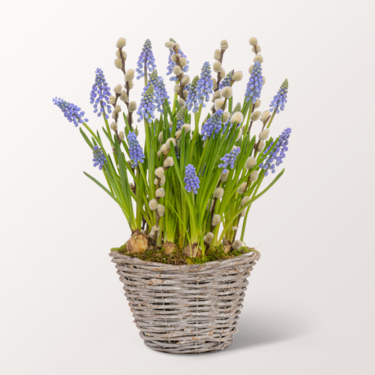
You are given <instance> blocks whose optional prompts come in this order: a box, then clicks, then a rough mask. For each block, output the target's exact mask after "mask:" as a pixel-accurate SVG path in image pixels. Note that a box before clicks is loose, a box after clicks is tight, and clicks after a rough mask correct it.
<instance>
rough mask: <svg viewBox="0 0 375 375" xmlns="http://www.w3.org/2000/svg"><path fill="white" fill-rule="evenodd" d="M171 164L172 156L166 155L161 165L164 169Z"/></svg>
mask: <svg viewBox="0 0 375 375" xmlns="http://www.w3.org/2000/svg"><path fill="white" fill-rule="evenodd" d="M172 166H173V158H172V156H168V157H167V158H166V159H165V160H164V163H163V167H164V168H165V169H167V168H169V167H172Z"/></svg>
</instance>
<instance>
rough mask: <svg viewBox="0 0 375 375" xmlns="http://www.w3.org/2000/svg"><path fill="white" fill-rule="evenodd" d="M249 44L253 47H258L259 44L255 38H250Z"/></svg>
mask: <svg viewBox="0 0 375 375" xmlns="http://www.w3.org/2000/svg"><path fill="white" fill-rule="evenodd" d="M249 43H250V45H251V46H256V45H257V44H258V39H257V38H255V36H253V37H251V38H250V40H249Z"/></svg>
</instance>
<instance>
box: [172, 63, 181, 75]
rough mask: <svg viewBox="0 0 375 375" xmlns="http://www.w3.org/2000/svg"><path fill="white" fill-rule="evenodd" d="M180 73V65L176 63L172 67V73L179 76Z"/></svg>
mask: <svg viewBox="0 0 375 375" xmlns="http://www.w3.org/2000/svg"><path fill="white" fill-rule="evenodd" d="M181 73H182V70H181V67H179V66H178V65H175V66H174V68H173V74H175V75H176V76H179V75H180V74H181Z"/></svg>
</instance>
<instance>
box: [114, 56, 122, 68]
mask: <svg viewBox="0 0 375 375" xmlns="http://www.w3.org/2000/svg"><path fill="white" fill-rule="evenodd" d="M115 67H116V68H117V69H121V68H122V60H121V59H119V58H117V59H115Z"/></svg>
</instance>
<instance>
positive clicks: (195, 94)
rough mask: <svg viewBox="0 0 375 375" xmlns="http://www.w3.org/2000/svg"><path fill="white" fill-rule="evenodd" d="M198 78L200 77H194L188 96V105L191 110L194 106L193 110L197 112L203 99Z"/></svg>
mask: <svg viewBox="0 0 375 375" xmlns="http://www.w3.org/2000/svg"><path fill="white" fill-rule="evenodd" d="M198 79H199V77H198V76H196V77H194V79H193V81H192V82H191V84H190V87H189V93H188V96H187V98H186V107H187V108H188V110H189V111H190V110H191V109H192V108H193V107H194V108H193V112H194V113H195V112H197V111H198V109H199V103H200V101H201V91H200V89H199V87H198Z"/></svg>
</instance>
